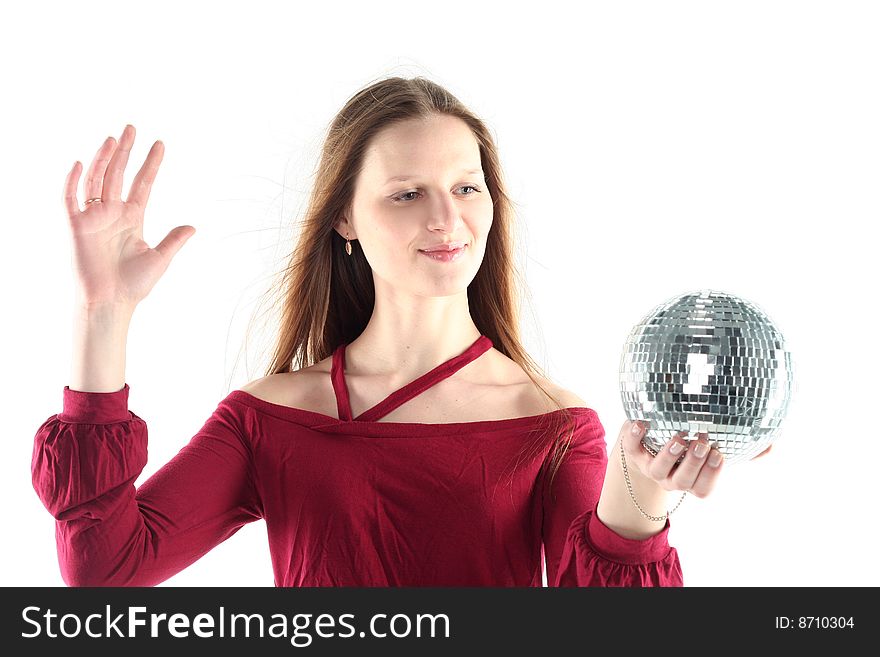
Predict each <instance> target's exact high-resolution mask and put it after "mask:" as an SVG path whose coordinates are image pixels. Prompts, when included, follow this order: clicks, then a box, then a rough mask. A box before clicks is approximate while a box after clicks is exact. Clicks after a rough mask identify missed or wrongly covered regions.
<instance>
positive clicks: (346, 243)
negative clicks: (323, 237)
mask: <svg viewBox="0 0 880 657" xmlns="http://www.w3.org/2000/svg"><path fill="white" fill-rule="evenodd" d="M345 252H346V253H347V254H348V255H351V242H349V241H348V235H346V236H345Z"/></svg>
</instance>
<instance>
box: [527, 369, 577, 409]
mask: <svg viewBox="0 0 880 657" xmlns="http://www.w3.org/2000/svg"><path fill="white" fill-rule="evenodd" d="M535 378H536V379H537V380H538V382H539V383H540V384H541V386H543V388H544V389H545V390H546V391H547V392H548V393H550V394H551V395H553V396H554V397H555V398H556V399H557V400H558V401H559V403H560V404H561V405H562V407H563V408H583V407H587V402H585V401H584V400H583V399H581V398H580V397H579V396H578V395H576V394H575V393H574V392H572V391H571V390H568V389H567V388H563V387H562V386H560V385H558V384H556V383H554V382H553V381H551V380H550V379H548V378H546V377H543V376H536V377H535Z"/></svg>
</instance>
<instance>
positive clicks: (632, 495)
mask: <svg viewBox="0 0 880 657" xmlns="http://www.w3.org/2000/svg"><path fill="white" fill-rule="evenodd" d="M620 464H621V465H622V466H623V478H624V480H625V481H626V488H627V490H628V491H629V496H630V498H632V501H633V504H635V505H636V508H637V509H638V510H639V513H641V514H642V515H643V516H645V517H646V518H647V519H648V520H653V521H654V522H665V521H666V520H667V519H668V518H669V516H671V515H672V514H673V513H675V510H676V509H678V507H679V506H681V503H682V502H684V498H685V497H687V494H688V491H685V492H684V493H683V494H682V496H681V499H680V500H679V501H678V504H676V505H675V508H674V509H672V511H667V512H666V515H665V516H652V515H651V514H649V513H648V512H647V511H645V510H644V509H643V508H642V507H641V506H640V505H639V503H638V502H637V501H636V496H635V493H633V488H632V483H631V482H630V480H629V471H628V470H627V469H626V456H625V455H624V453H623V441H622V440H621V441H620Z"/></svg>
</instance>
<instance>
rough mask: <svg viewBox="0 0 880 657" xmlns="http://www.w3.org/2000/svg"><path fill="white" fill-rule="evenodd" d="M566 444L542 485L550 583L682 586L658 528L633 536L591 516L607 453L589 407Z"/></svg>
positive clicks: (677, 565) (674, 553)
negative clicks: (554, 469) (647, 534)
mask: <svg viewBox="0 0 880 657" xmlns="http://www.w3.org/2000/svg"><path fill="white" fill-rule="evenodd" d="M576 422H577V423H576V426H575V432H574V436H573V438H572V442H571V445H570V446H569V448H568V451H567V453H566V454H565V457H564V458H563V461H562V464H561V465H560V466H559V469H558V470H557V472H556V477H555V478H554V480H553V485H552V490H550V489H549V472H548V473H547V474H546V475H545V477H544V481H543V484H542V487H543V513H544V522H543V541H544V554H545V559H546V566H547V583H548V585H550V586H627V587H640V586H682V585H683V581H682V572H681V564H680V563H679V559H678V552H677V551H676V550H675V548H673V547H670V546H669V543H668V541H667V535H668V533H669V519H667V520H666V525H665V526H664V528H663V530H662V531H661V532H660V533H659V534H656V535H654V536H651V537H649V538H647V539H645V540H633V539H629V538H624V537H623V536H620V535H619V534H617V533H616V532H614V531H613V530H611V529H609V528H608V527H607V526H605V524H604V523H603V522H602V521H601V520H600V519H599V516H598V515H597V514H596V506H597V505H598V503H599V496H600V494H601V492H602V484H603V483H604V480H605V470H606V467H607V463H608V454H607V448H606V444H605V429H604V428H603V427H602V423H601V422H600V421H599V417H598V415H597V414H596V413H595V412H593V411H590V412H589V413H585V414H581V415H579V416H578V417H577V418H576Z"/></svg>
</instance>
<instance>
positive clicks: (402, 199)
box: [393, 185, 483, 203]
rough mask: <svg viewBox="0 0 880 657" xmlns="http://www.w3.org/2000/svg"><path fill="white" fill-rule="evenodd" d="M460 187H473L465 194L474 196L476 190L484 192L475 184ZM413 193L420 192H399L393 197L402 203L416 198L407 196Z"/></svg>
mask: <svg viewBox="0 0 880 657" xmlns="http://www.w3.org/2000/svg"><path fill="white" fill-rule="evenodd" d="M459 189H472V190H474V191H473V192H471V193H470V194H463V196H473V195H474V192H476V193H477V194H482V193H483V192H482V191H481V190H480V189H479V188H477V187H476V186H475V185H461V186H460V187H459ZM411 194H418V192H404V193H403V194H398V195H397V196H395V197H393V198H394V200H395V201H400V202H402V203H406V202H408V201H411V200H414V199H411V198H407V197H408V196H410V195H411Z"/></svg>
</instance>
